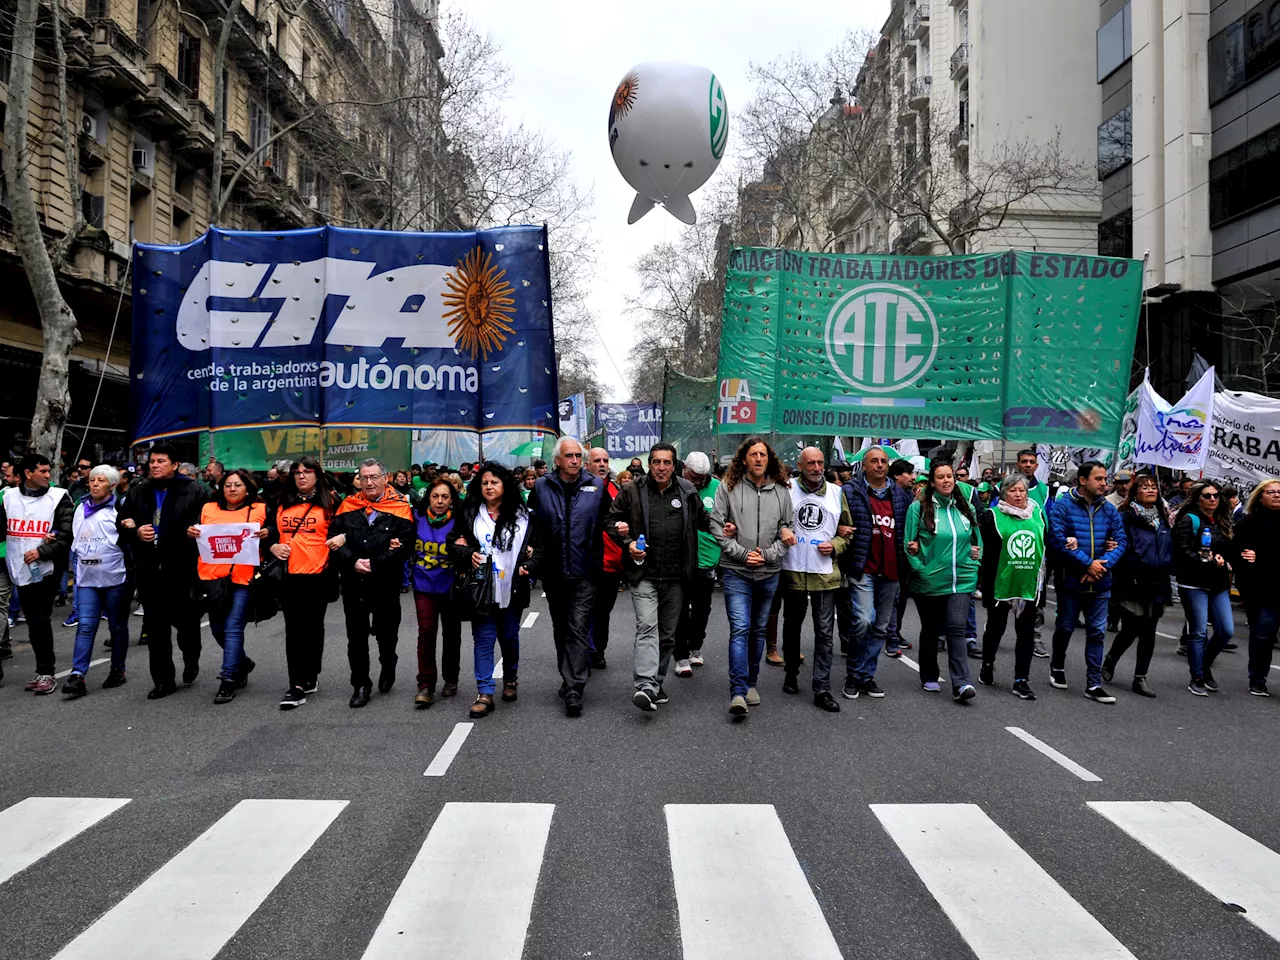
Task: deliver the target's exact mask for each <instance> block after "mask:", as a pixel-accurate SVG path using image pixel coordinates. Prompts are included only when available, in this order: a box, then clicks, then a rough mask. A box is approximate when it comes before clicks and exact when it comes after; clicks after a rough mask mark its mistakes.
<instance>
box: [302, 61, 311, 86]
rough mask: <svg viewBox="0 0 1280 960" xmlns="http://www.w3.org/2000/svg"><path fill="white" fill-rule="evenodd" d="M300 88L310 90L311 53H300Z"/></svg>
mask: <svg viewBox="0 0 1280 960" xmlns="http://www.w3.org/2000/svg"><path fill="white" fill-rule="evenodd" d="M302 89H303V90H305V91H307V93H310V92H311V55H310V54H306V53H304V54H303V55H302Z"/></svg>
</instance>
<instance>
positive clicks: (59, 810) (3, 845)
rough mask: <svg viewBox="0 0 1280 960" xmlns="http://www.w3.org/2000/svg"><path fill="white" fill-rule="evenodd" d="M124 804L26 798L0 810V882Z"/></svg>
mask: <svg viewBox="0 0 1280 960" xmlns="http://www.w3.org/2000/svg"><path fill="white" fill-rule="evenodd" d="M128 802H129V801H128V800H108V799H103V798H100V797H28V798H27V799H26V800H23V801H22V802H21V803H15V804H14V805H13V806H12V807H9V808H8V809H7V810H2V811H0V883H4V882H5V881H6V880H8V879H9V878H10V877H12V876H13V875H14V874H15V873H18V872H19V871H21V870H25V869H26V868H27V867H29V866H31V864H33V863H35V862H36V861H37V860H39V859H40V858H41V857H43V856H45V855H46V854H48V853H50V852H52V851H53V850H56V849H57V848H58V847H60V846H62V845H63V844H64V843H66V842H67V841H68V840H70V839H71V838H72V837H74V836H75V835H76V834H78V833H80V832H81V831H83V830H87V829H88V828H89V827H91V826H93V825H94V824H95V823H97V822H98V821H99V820H101V819H102V818H103V817H105V816H107V814H110V813H114V812H115V811H116V810H119V809H120V808H121V807H123V806H124V805H125V804H126V803H128Z"/></svg>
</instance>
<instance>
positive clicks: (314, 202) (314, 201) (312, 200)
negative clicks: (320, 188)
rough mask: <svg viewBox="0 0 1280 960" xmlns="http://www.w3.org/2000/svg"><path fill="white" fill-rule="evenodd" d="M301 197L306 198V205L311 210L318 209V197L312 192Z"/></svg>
mask: <svg viewBox="0 0 1280 960" xmlns="http://www.w3.org/2000/svg"><path fill="white" fill-rule="evenodd" d="M303 199H305V200H306V203H307V206H308V207H310V208H311V209H312V210H319V209H320V198H319V197H317V196H316V195H315V194H314V193H313V194H311V196H309V197H304V198H303Z"/></svg>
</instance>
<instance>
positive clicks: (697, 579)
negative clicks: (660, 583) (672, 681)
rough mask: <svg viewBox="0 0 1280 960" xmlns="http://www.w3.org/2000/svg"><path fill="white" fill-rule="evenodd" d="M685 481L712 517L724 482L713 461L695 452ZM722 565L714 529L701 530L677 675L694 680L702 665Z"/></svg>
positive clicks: (679, 629) (683, 611) (683, 610)
mask: <svg viewBox="0 0 1280 960" xmlns="http://www.w3.org/2000/svg"><path fill="white" fill-rule="evenodd" d="M684 478H685V479H686V480H688V481H689V482H690V483H692V484H693V485H694V487H695V488H696V489H697V491H698V497H699V499H701V500H702V506H703V509H705V510H706V511H707V516H708V517H710V515H711V511H712V509H713V508H714V507H715V505H716V491H717V490H719V489H720V481H719V480H717V479H716V478H715V477H714V476H713V475H712V473H711V458H710V457H708V456H707V455H706V454H705V453H703V452H702V451H700V450H694V451H693V452H692V453H690V454H689V456H687V457H686V458H685V461H684ZM719 563H720V544H719V543H717V542H716V538H715V535H714V534H713V533H711V531H710V530H699V531H698V568H697V570H696V571H695V572H694V576H693V577H692V578H690V580H689V581H688V582H687V583H686V584H685V587H684V602H683V603H682V604H681V605H680V622H679V624H678V625H677V626H676V649H675V654H674V655H675V658H676V676H677V677H691V676H693V668H694V667H700V666H702V665H703V664H704V663H705V662H706V661H705V660H703V659H702V641H703V640H704V639H706V636H707V621H708V620H709V619H710V617H711V595H712V593H714V591H715V586H716V567H717V566H718V565H719Z"/></svg>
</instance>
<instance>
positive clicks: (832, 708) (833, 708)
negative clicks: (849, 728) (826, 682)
mask: <svg viewBox="0 0 1280 960" xmlns="http://www.w3.org/2000/svg"><path fill="white" fill-rule="evenodd" d="M813 705H814V706H815V707H817V708H818V709H820V710H825V711H827V713H839V712H840V704H838V703H836V698H835V697H833V696H832V695H831V694H830V693H829V692H828V691H826V690H824V691H823V692H822V693H815V694H814V695H813Z"/></svg>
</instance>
